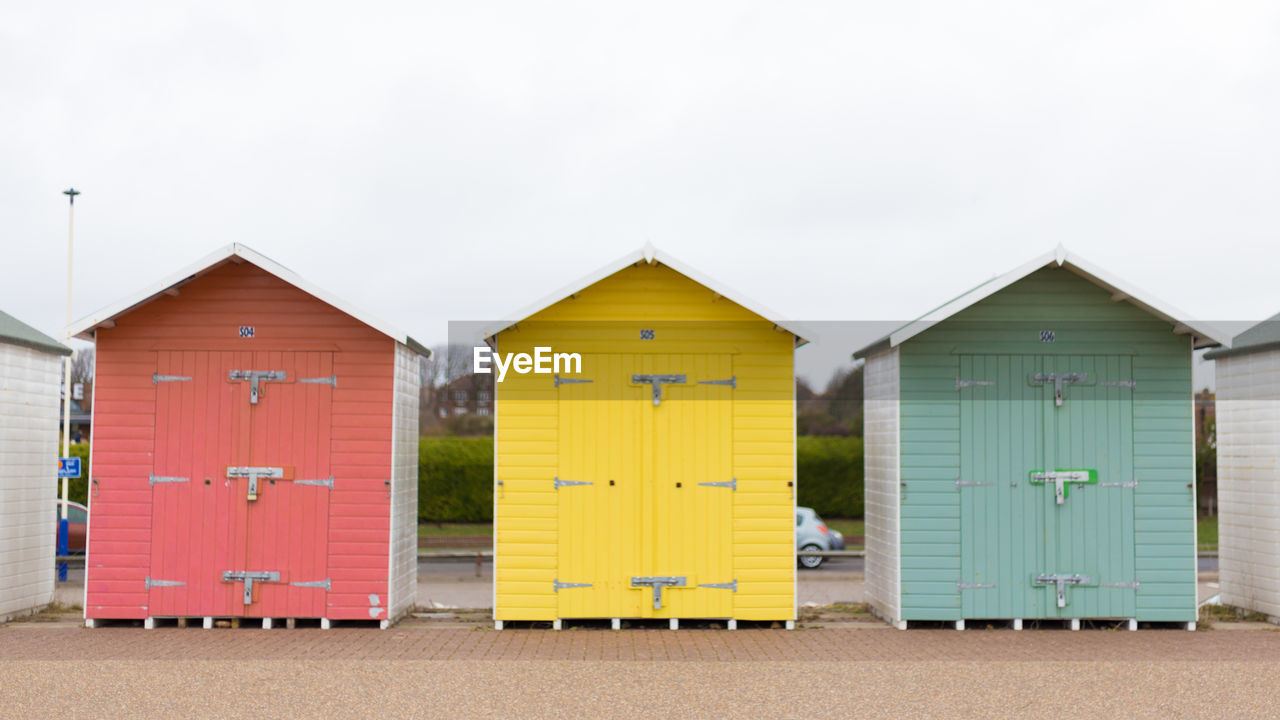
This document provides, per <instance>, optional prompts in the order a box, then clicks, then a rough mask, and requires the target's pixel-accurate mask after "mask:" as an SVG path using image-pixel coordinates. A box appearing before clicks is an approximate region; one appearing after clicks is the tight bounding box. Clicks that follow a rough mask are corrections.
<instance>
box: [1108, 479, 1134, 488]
mask: <svg viewBox="0 0 1280 720" xmlns="http://www.w3.org/2000/svg"><path fill="white" fill-rule="evenodd" d="M1098 487H1123V488H1136V487H1138V478H1134V479H1133V480H1130V481H1129V482H1106V483H1098Z"/></svg>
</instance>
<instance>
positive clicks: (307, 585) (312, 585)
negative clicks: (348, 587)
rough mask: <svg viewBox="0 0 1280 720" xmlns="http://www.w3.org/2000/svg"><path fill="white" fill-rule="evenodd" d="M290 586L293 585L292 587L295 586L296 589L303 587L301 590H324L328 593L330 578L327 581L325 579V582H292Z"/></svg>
mask: <svg viewBox="0 0 1280 720" xmlns="http://www.w3.org/2000/svg"><path fill="white" fill-rule="evenodd" d="M289 584H290V585H292V586H294V587H301V588H324V589H325V590H326V591H328V590H329V578H325V579H323V580H305V581H303V582H292V583H289Z"/></svg>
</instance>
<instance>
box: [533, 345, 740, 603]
mask: <svg viewBox="0 0 1280 720" xmlns="http://www.w3.org/2000/svg"><path fill="white" fill-rule="evenodd" d="M583 369H584V371H585V372H584V373H583V374H582V375H581V376H570V377H563V378H557V379H556V382H557V391H558V393H559V419H558V424H557V429H556V432H557V433H558V437H559V443H558V446H559V463H558V468H559V470H558V472H559V474H558V475H557V476H556V477H555V478H554V479H553V481H552V482H553V483H554V486H555V491H556V493H557V494H558V497H557V501H558V510H557V525H558V534H557V538H558V540H557V542H558V554H557V580H556V592H557V602H558V611H559V616H560V617H566V618H588V617H630V618H680V617H686V618H693V617H698V618H728V617H732V616H733V596H734V592H735V590H736V582H735V579H734V573H733V552H732V541H733V494H734V492H736V487H737V482H736V480H735V478H734V477H733V454H732V448H733V437H732V427H733V393H734V391H735V389H736V384H737V383H736V379H735V378H734V375H733V364H732V359H731V357H730V356H729V355H640V354H635V355H624V354H608V355H587V356H584V357H583Z"/></svg>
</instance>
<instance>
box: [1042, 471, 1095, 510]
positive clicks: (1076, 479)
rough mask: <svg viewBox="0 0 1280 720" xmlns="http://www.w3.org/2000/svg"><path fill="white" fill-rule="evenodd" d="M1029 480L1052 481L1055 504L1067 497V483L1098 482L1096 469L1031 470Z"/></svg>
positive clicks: (1060, 502)
mask: <svg viewBox="0 0 1280 720" xmlns="http://www.w3.org/2000/svg"><path fill="white" fill-rule="evenodd" d="M1029 479H1030V481H1031V482H1033V483H1037V484H1041V485H1043V484H1044V483H1053V497H1054V500H1055V501H1056V502H1057V504H1059V505H1061V504H1062V503H1063V502H1064V501H1066V499H1067V483H1076V484H1077V485H1085V484H1096V483H1097V482H1098V471H1097V470H1055V471H1053V472H1045V471H1043V470H1032V471H1031V477H1030V478H1029Z"/></svg>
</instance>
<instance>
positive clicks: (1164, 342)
mask: <svg viewBox="0 0 1280 720" xmlns="http://www.w3.org/2000/svg"><path fill="white" fill-rule="evenodd" d="M1042 330H1053V331H1054V335H1055V341H1054V342H1053V343H1043V342H1041V341H1040V331H1042ZM898 351H899V358H900V362H899V367H900V378H901V380H900V382H901V392H900V403H901V404H900V408H899V418H900V421H901V456H900V459H901V481H902V482H903V483H904V484H905V487H903V488H902V492H903V497H902V502H901V515H900V519H901V524H902V527H901V530H900V538H901V544H900V548H901V553H902V560H901V568H902V578H901V587H902V590H903V596H902V604H903V608H902V617H903V618H905V619H919V620H955V619H959V618H960V617H961V615H962V612H961V607H960V603H959V602H957V600H958V598H957V594H958V593H959V591H958V590H957V591H955V592H953V593H952V594H951V595H947V594H946V593H944V592H943V589H944V588H943V585H941V584H940V583H944V582H946V580H947V578H948V577H950V578H952V579H953V580H954V578H957V577H960V576H961V575H962V574H963V573H962V570H961V565H962V563H961V553H960V552H957V551H955V550H954V549H952V548H954V545H953V543H955V542H957V541H958V538H959V532H960V529H961V516H962V514H963V515H965V517H966V522H967V521H968V517H969V516H970V515H972V517H973V518H974V519H973V522H981V523H983V524H984V526H985V527H988V528H991V530H989V531H987V532H989V533H990V534H988V535H985V536H984V542H986V543H989V544H991V546H992V547H998V548H1000V549H999V550H998V551H997V552H996V554H995V555H994V562H996V564H997V566H999V567H1001V568H1005V567H1007V568H1008V570H1007V572H1008V573H1013V572H1015V570H1014V568H1015V566H1016V562H1015V561H1014V560H1013V559H1011V557H1012V556H1006V555H1005V552H1006V549H1008V550H1009V551H1010V552H1012V551H1013V548H1016V547H1018V543H1017V542H1016V534H1017V533H1018V532H1019V529H1018V526H1017V524H1016V517H1015V515H1014V511H1013V508H1016V507H1018V506H1019V503H1018V500H1017V499H1016V498H1017V497H1018V496H1017V495H1014V496H1012V497H1011V498H1010V500H1011V502H1012V504H1011V505H1009V506H1008V509H1006V506H1005V504H1004V503H1005V500H1004V498H1003V495H1001V494H1000V493H988V494H989V495H991V497H992V500H993V503H992V504H990V505H988V504H986V503H983V502H981V501H979V500H977V498H978V497H979V491H981V490H984V489H985V488H973V489H969V490H968V491H966V492H967V494H966V492H960V493H957V492H956V487H955V481H956V479H957V478H958V477H962V476H963V475H964V474H965V473H966V472H968V473H974V472H984V473H991V474H994V475H995V476H997V477H1000V478H1001V480H1000V482H1003V481H1004V476H1005V475H1007V474H1008V473H1009V472H1010V471H1009V468H1008V467H1005V468H1001V467H988V464H989V459H984V458H983V457H981V456H980V454H977V453H975V454H973V455H972V456H969V455H967V454H966V453H965V452H964V451H963V450H962V448H969V449H972V448H974V447H977V445H974V443H981V444H983V446H989V447H995V448H1006V446H1005V445H1003V444H1002V443H1006V442H1008V443H1014V442H1017V443H1020V444H1021V445H1022V446H1023V458H1022V460H1023V462H1028V461H1029V460H1028V457H1027V453H1029V452H1031V451H1030V450H1028V448H1036V447H1039V443H1041V442H1044V443H1047V445H1046V452H1049V453H1050V454H1054V453H1057V452H1058V450H1059V449H1060V450H1061V453H1062V456H1063V457H1066V458H1072V457H1074V458H1080V459H1081V461H1082V462H1083V461H1084V459H1085V458H1088V457H1094V458H1100V460H1098V461H1097V462H1098V464H1100V465H1102V466H1103V467H1104V468H1105V469H1106V471H1107V472H1109V473H1114V474H1115V475H1117V476H1120V479H1119V480H1116V481H1125V482H1127V481H1131V480H1133V479H1135V478H1136V479H1137V480H1138V481H1139V482H1138V486H1137V488H1136V489H1109V488H1108V489H1105V492H1104V489H1100V488H1090V489H1088V490H1085V491H1083V492H1082V493H1080V495H1082V496H1083V497H1085V498H1090V497H1093V498H1096V502H1094V501H1085V502H1083V503H1078V504H1077V505H1076V507H1077V509H1078V510H1068V511H1067V512H1066V513H1063V515H1065V516H1069V523H1068V524H1069V525H1070V526H1071V527H1073V528H1075V529H1074V530H1073V531H1072V532H1073V533H1076V534H1075V535H1073V536H1072V537H1073V538H1075V537H1084V538H1089V540H1087V541H1078V540H1074V539H1073V540H1071V541H1070V542H1068V543H1066V544H1063V545H1062V546H1061V547H1058V546H1057V545H1054V546H1053V548H1052V549H1050V548H1046V550H1045V552H1048V553H1052V555H1050V556H1046V560H1047V559H1050V558H1052V559H1053V560H1054V561H1055V562H1062V563H1066V564H1081V565H1089V566H1096V567H1099V568H1103V567H1104V566H1105V568H1106V570H1105V572H1106V574H1107V575H1108V576H1109V577H1108V578H1106V579H1105V580H1104V581H1105V582H1132V581H1137V582H1139V583H1140V588H1139V590H1137V591H1136V592H1134V591H1132V590H1128V589H1121V588H1108V589H1106V590H1105V592H1104V591H1102V590H1098V591H1093V592H1092V594H1091V593H1089V592H1085V593H1081V594H1080V596H1081V600H1080V603H1079V605H1078V606H1077V607H1076V608H1075V609H1073V610H1072V612H1075V611H1077V610H1079V611H1081V612H1092V613H1103V614H1104V615H1106V616H1116V615H1119V616H1125V614H1127V613H1130V611H1131V609H1132V614H1135V615H1136V616H1137V617H1138V618H1139V619H1143V620H1152V621H1160V620H1176V621H1189V620H1193V619H1194V618H1195V608H1194V605H1195V567H1194V553H1195V548H1194V527H1195V525H1194V492H1193V490H1192V489H1191V488H1190V485H1191V484H1192V483H1193V481H1194V478H1193V470H1192V468H1193V444H1194V443H1193V438H1192V436H1191V418H1190V414H1189V413H1190V396H1191V370H1190V359H1191V347H1190V339H1189V337H1188V336H1186V335H1176V334H1174V333H1173V332H1172V327H1171V326H1170V325H1169V324H1168V323H1165V322H1163V321H1160V320H1158V319H1155V318H1153V317H1152V316H1150V315H1148V314H1146V313H1145V312H1144V311H1142V310H1141V309H1139V308H1137V307H1135V306H1133V305H1131V304H1129V303H1127V302H1116V301H1113V300H1111V297H1110V294H1109V293H1108V292H1106V291H1104V290H1102V289H1100V288H1098V287H1097V286H1095V285H1093V284H1091V283H1090V282H1088V281H1087V280H1085V279H1083V278H1081V277H1079V276H1077V275H1074V274H1073V273H1070V272H1068V271H1066V270H1061V269H1045V270H1041V271H1038V272H1036V273H1033V274H1032V275H1030V276H1028V277H1027V278H1026V279H1024V280H1022V281H1019V282H1018V283H1015V284H1014V285H1011V286H1010V287H1008V288H1006V289H1005V290H1002V291H1001V292H999V293H996V294H995V295H992V296H991V297H989V298H987V299H986V300H984V301H982V302H980V303H978V304H977V305H975V306H973V307H971V308H968V309H966V310H964V311H962V312H960V313H958V314H956V315H955V316H953V317H951V318H949V319H947V320H946V321H944V322H941V323H939V324H938V325H937V326H935V327H933V328H931V329H929V330H927V331H925V332H924V333H921V334H920V335H918V336H916V337H915V338H912V339H911V340H910V341H908V342H907V343H906V344H904V345H903V346H901V347H900V348H898ZM965 355H985V356H989V359H985V360H982V361H981V362H980V363H979V361H978V360H976V359H975V360H974V361H973V362H974V363H978V364H976V365H965V366H964V367H962V365H961V363H962V361H961V358H962V357H964V356H965ZM1017 356H1024V357H1026V356H1034V357H1043V358H1045V359H1044V361H1043V362H1045V363H1048V364H1051V365H1052V366H1053V367H1062V368H1072V369H1078V370H1079V371H1082V372H1086V371H1087V372H1090V373H1092V374H1093V375H1095V376H1101V375H1106V376H1108V377H1111V376H1112V375H1115V376H1116V378H1115V379H1117V380H1129V379H1132V380H1134V381H1136V383H1137V385H1136V388H1135V389H1129V388H1125V387H1112V386H1108V387H1105V388H1100V387H1094V388H1085V389H1079V388H1077V389H1075V390H1078V392H1076V393H1075V397H1076V398H1077V400H1078V401H1079V402H1077V403H1076V404H1075V407H1076V409H1077V410H1078V412H1076V411H1068V412H1066V413H1055V412H1051V411H1050V410H1049V409H1046V410H1044V411H1043V414H1042V417H1043V419H1044V422H1050V421H1052V423H1051V425H1050V426H1051V427H1053V428H1054V429H1053V432H1051V433H1049V434H1048V435H1046V436H1045V437H1044V438H1036V439H1034V440H1033V438H1032V435H1033V434H1035V433H1036V432H1038V431H1037V430H1035V426H1034V425H1033V424H1030V421H1031V418H1030V417H1028V416H1027V415H1026V411H1027V410H1028V406H1027V405H1026V404H1025V403H1021V402H1017V401H1011V402H1010V403H1007V404H1001V402H999V401H998V402H997V407H996V408H994V412H993V408H989V407H988V408H984V407H979V406H977V405H971V406H968V407H966V408H965V409H964V410H963V411H962V402H961V397H962V396H965V395H966V394H970V395H974V396H977V394H979V393H982V392H983V390H984V388H983V386H977V387H974V388H972V389H970V388H965V389H964V390H962V391H958V390H957V388H956V380H957V379H975V378H968V377H965V374H966V373H970V374H981V373H983V372H987V371H989V370H991V369H992V367H993V366H992V365H990V363H995V365H994V368H995V369H997V370H998V369H1000V368H1005V367H1007V368H1009V372H1010V373H1011V374H1012V373H1015V372H1016V373H1018V374H1027V373H1029V372H1031V370H1030V368H1028V367H1027V366H1026V365H1025V361H1023V366H1022V367H1021V368H1016V365H1017V363H1018V362H1019V361H1017V360H1016V359H1015V358H1016V357H1017ZM1103 356H1106V357H1105V358H1104V357H1103ZM1015 368H1016V369H1015ZM1126 374H1127V375H1129V376H1130V377H1120V376H1124V375H1126ZM869 379H870V378H869ZM985 389H986V390H990V389H991V388H989V387H988V388H985ZM1032 389H1033V388H1029V387H1023V388H1020V389H1018V390H1017V391H1015V389H1014V388H1013V387H1012V386H1011V387H1010V388H1008V392H1009V393H1014V394H1013V395H1010V398H1011V399H1012V398H1013V397H1016V396H1017V393H1023V394H1024V395H1025V393H1027V392H1028V391H1029V390H1032ZM1036 389H1037V390H1043V389H1042V388H1036ZM1043 392H1049V393H1051V392H1052V391H1051V390H1043ZM1072 392H1073V389H1072V388H1071V387H1070V386H1068V389H1067V393H1068V395H1071V394H1072ZM1125 397H1128V398H1130V405H1129V407H1130V408H1131V410H1126V409H1125V403H1124V402H1121V400H1122V399H1123V398H1125ZM1051 406H1052V402H1051V400H1050V407H1051ZM1019 408H1021V410H1019ZM962 412H964V413H969V414H967V415H964V423H965V424H966V425H967V426H968V427H969V428H970V429H967V430H964V431H962V430H961V424H962ZM1126 418H1128V419H1126ZM1059 421H1061V423H1063V424H1061V425H1059ZM1046 429H1047V428H1046ZM992 433H994V434H995V437H991V434H992ZM1019 433H1021V437H1019ZM1122 447H1131V448H1132V450H1131V452H1130V453H1128V454H1127V455H1125V454H1122V453H1120V452H1119V450H1117V449H1116V448H1122ZM999 452H1000V453H1001V455H1002V456H1003V457H1006V458H1008V459H1009V461H1012V459H1013V458H1016V457H1017V453H1016V452H1015V451H1014V446H1013V445H1012V444H1010V445H1008V446H1007V450H1006V449H1001V450H1000V451H999ZM1124 456H1127V457H1131V460H1130V461H1125V460H1123V459H1122V457H1124ZM868 461H869V462H870V456H869V457H868ZM1045 461H1046V462H1049V461H1050V459H1046V460H1045ZM1126 462H1129V463H1130V464H1127V465H1126V464H1125V463H1126ZM979 463H980V464H981V467H980V466H979ZM868 467H869V468H870V465H869V466H868ZM1100 472H1102V468H1100ZM1125 475H1132V476H1133V477H1130V478H1127V479H1126V478H1124V477H1123V476H1125ZM870 478H871V475H870V470H869V475H868V479H869V484H868V500H869V502H870V499H871V497H872V496H871V494H870V493H871V490H870V488H871V487H873V485H872V484H871V479H870ZM1009 480H1010V481H1011V480H1012V478H1009ZM1074 492H1075V491H1074V490H1073V493H1074ZM1126 493H1127V494H1126ZM1022 497H1023V498H1024V499H1023V500H1022V504H1021V507H1022V510H1023V512H1024V513H1028V512H1029V513H1032V514H1033V515H1034V517H1035V519H1036V522H1037V523H1038V524H1040V526H1041V527H1047V526H1046V525H1045V523H1047V522H1050V521H1056V520H1057V519H1058V516H1057V515H1056V514H1053V513H1056V512H1057V510H1058V509H1057V508H1050V507H1049V506H1047V505H1042V504H1037V506H1036V507H1032V506H1029V505H1027V503H1028V502H1029V501H1028V500H1026V498H1027V497H1030V496H1029V495H1023V496H1022ZM969 498H973V500H970V499H969ZM962 503H971V504H970V505H967V506H962ZM1085 504H1090V507H1091V509H1090V510H1089V511H1088V512H1085V510H1084V505H1085ZM966 507H967V509H966ZM1077 511H1078V512H1080V513H1082V514H1081V515H1080V516H1079V517H1076V516H1075V515H1074V514H1073V513H1075V512H1077ZM871 512H872V511H871V508H870V506H869V508H868V513H869V516H868V531H867V532H868V548H869V557H868V587H869V588H871V587H877V586H878V584H881V583H883V582H884V580H883V579H882V573H886V572H890V570H889V569H888V568H886V567H883V565H882V564H879V563H874V562H872V561H871V557H870V548H871V547H872V546H874V545H876V544H877V543H879V542H881V541H880V540H879V539H875V538H873V529H872V528H873V527H877V528H878V527H879V526H880V525H881V523H879V522H878V521H877V522H874V523H873V522H872V521H871V517H872V515H871ZM1025 520H1026V518H1025V517H1024V521H1025ZM1129 527H1132V541H1131V545H1132V552H1131V553H1130V552H1128V551H1127V550H1121V549H1120V548H1122V547H1124V546H1125V544H1126V541H1125V537H1126V534H1127V533H1129V532H1130V530H1128V529H1127V528H1129ZM1027 529H1028V526H1025V525H1024V526H1023V529H1022V531H1021V532H1024V533H1025V532H1026V531H1027ZM874 532H876V533H878V532H880V530H878V529H877V530H875V531H874ZM1006 532H1007V533H1009V536H1008V537H1009V539H1010V540H1011V542H1006V540H1005V537H1006V536H1005V535H1004V534H1003V533H1006ZM1104 536H1105V537H1107V538H1108V542H1109V545H1110V546H1109V547H1108V548H1103V547H1102V544H1101V543H1099V542H1097V539H1098V538H1099V537H1104ZM1054 542H1056V540H1054ZM1082 542H1083V544H1082ZM1023 550H1024V552H1025V551H1026V547H1025V546H1024V547H1023ZM989 561H991V559H990V558H988V557H987V556H985V555H984V557H983V558H982V559H979V558H977V557H976V556H975V557H973V558H970V559H969V563H971V564H968V563H965V567H967V568H968V567H971V568H974V569H977V568H978V565H979V563H980V562H981V563H986V562H989ZM982 571H983V572H985V573H990V572H993V569H992V568H991V567H989V566H988V567H984V568H982ZM1003 572H1004V571H1001V573H1002V574H1003ZM1098 572H1101V570H1099V571H1098ZM1027 574H1028V576H1029V574H1030V573H1029V572H1028V573H1027ZM1111 576H1123V577H1119V579H1113V578H1112V577H1111ZM1006 582H1018V583H1021V582H1022V581H1021V579H1018V578H1012V577H1009V578H1008V579H1007V580H1006ZM964 592H966V593H968V592H975V591H968V590H967V591H964ZM1126 593H1127V594H1126ZM980 597H981V596H980V595H979V596H977V597H975V599H974V601H973V602H974V607H973V611H974V612H978V613H980V614H986V613H988V612H995V613H998V614H999V616H1006V615H1005V613H1006V610H1008V612H1010V613H1014V612H1015V611H1016V608H1017V604H1018V603H1019V602H1022V603H1023V607H1024V608H1028V607H1032V606H1034V605H1035V604H1036V603H1041V604H1042V603H1043V602H1044V601H1045V598H1046V597H1049V598H1051V596H1049V595H1047V591H1045V592H1043V593H1042V592H1040V591H1038V590H1037V591H1029V590H1026V589H1024V591H1023V596H1022V598H1021V599H1020V598H1019V597H1018V594H1017V593H1014V594H1011V595H1009V596H1008V597H1005V596H1004V595H1003V594H1002V593H997V594H995V595H993V596H992V597H991V601H990V602H986V603H985V604H984V601H982V600H981V599H979V598H980ZM1028 603H1030V605H1028ZM1033 610H1034V608H1033V607H1032V609H1031V610H1025V611H1024V612H1027V613H1030V612H1032V611H1033Z"/></svg>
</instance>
